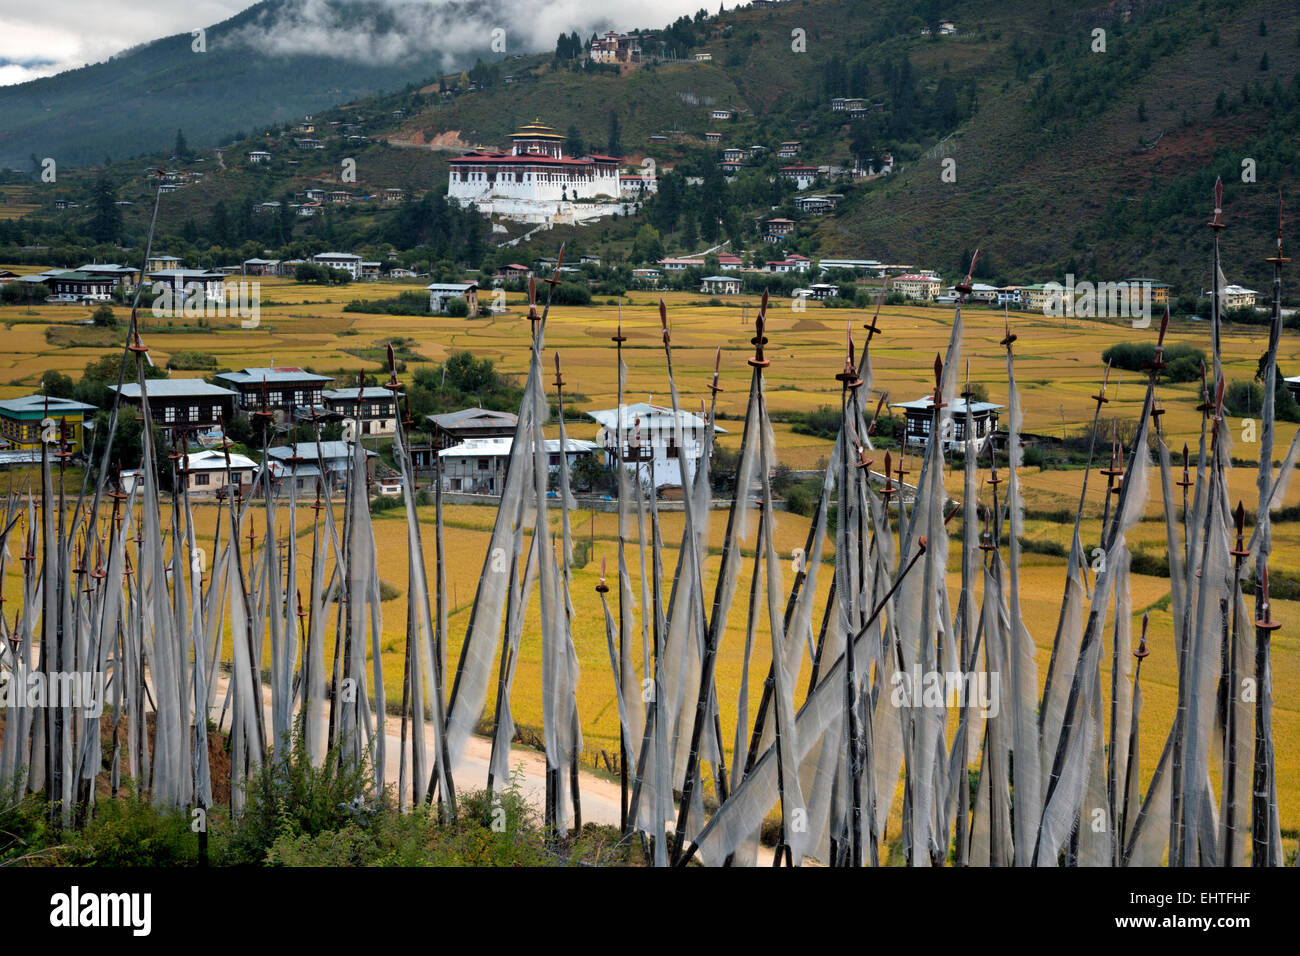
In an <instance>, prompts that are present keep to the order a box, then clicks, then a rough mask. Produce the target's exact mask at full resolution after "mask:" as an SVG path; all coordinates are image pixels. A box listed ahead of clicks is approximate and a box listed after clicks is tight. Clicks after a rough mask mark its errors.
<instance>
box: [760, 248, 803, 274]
mask: <svg viewBox="0 0 1300 956" xmlns="http://www.w3.org/2000/svg"><path fill="white" fill-rule="evenodd" d="M811 268H812V260H811V259H809V258H808V257H807V256H801V255H799V254H798V253H796V252H792V253H790V255H788V256H786V257H785V258H784V259H769V260H768V262H767V271H768V272H807V271H808V270H809V269H811Z"/></svg>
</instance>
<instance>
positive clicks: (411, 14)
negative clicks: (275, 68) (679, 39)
mask: <svg viewBox="0 0 1300 956" xmlns="http://www.w3.org/2000/svg"><path fill="white" fill-rule="evenodd" d="M699 6H700V0H661V2H658V3H656V4H655V5H654V6H653V8H651V7H648V6H647V4H645V3H644V2H642V0H608V2H605V3H602V4H599V5H596V4H592V3H591V2H590V0H473V2H457V0H365V2H356V0H287V2H286V3H284V4H282V5H280V6H277V7H275V8H273V9H268V10H265V11H263V12H262V13H261V14H260V15H259V16H258V17H257V19H256V20H255V21H254V22H253V23H252V24H250V25H248V26H246V27H243V28H241V29H240V30H237V31H235V32H233V33H230V34H227V35H226V36H225V37H223V38H222V40H221V42H223V43H231V42H234V43H240V44H243V45H245V46H248V47H250V48H252V49H253V50H256V51H258V52H261V53H265V54H268V55H293V54H310V55H315V56H331V57H337V58H338V59H342V60H350V61H354V62H358V63H374V64H380V63H382V64H395V63H401V62H403V61H405V60H413V59H416V58H427V57H429V56H431V55H439V54H440V55H441V60H442V64H443V67H444V68H445V69H452V68H454V67H456V66H457V65H459V64H460V63H461V62H462V59H463V57H464V55H465V54H466V53H467V52H476V51H487V50H489V49H491V46H492V40H493V33H492V31H493V30H494V29H502V30H504V31H505V52H506V53H510V54H515V53H520V54H522V53H536V52H538V51H542V50H548V49H551V48H552V47H553V46H554V44H555V39H556V37H558V36H559V35H560V34H561V33H570V32H572V31H575V30H576V31H577V32H578V34H579V36H583V37H588V36H590V35H591V34H592V33H594V32H598V31H601V30H606V29H624V30H626V29H634V28H636V27H641V28H643V29H645V28H651V29H652V28H654V27H658V26H663V25H665V24H666V23H668V22H671V21H672V20H675V19H676V18H677V17H679V16H681V15H683V14H694V12H695V11H696V10H697V9H699Z"/></svg>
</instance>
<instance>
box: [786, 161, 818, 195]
mask: <svg viewBox="0 0 1300 956" xmlns="http://www.w3.org/2000/svg"><path fill="white" fill-rule="evenodd" d="M780 173H781V178H782V179H784V180H785V181H786V182H788V183H793V184H794V188H795V189H807V188H808V187H809V186H811V185H812V184H813V183H815V182H816V181H817V177H818V176H819V175H820V171H819V170H818V168H817V167H816V166H809V165H807V164H805V163H792V164H790V165H789V166H782V167H781V169H780Z"/></svg>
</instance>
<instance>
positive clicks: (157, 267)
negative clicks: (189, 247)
mask: <svg viewBox="0 0 1300 956" xmlns="http://www.w3.org/2000/svg"><path fill="white" fill-rule="evenodd" d="M180 267H181V260H180V259H178V258H176V257H175V256H151V257H150V258H149V261H148V262H146V263H145V271H146V272H162V271H164V270H166V269H179V268H180Z"/></svg>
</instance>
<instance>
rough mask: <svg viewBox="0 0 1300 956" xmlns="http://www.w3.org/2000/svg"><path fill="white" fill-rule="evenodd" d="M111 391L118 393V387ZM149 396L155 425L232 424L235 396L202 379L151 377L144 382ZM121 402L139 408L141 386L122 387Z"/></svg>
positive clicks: (202, 426) (170, 426) (168, 426)
mask: <svg viewBox="0 0 1300 956" xmlns="http://www.w3.org/2000/svg"><path fill="white" fill-rule="evenodd" d="M109 389H110V390H112V391H116V390H117V386H116V385H110V386H109ZM145 389H146V391H147V393H148V395H149V415H150V417H151V418H152V419H153V423H154V424H155V425H161V426H163V427H166V428H211V427H212V426H213V425H215V424H217V422H218V421H220V420H225V421H229V420H230V417H231V415H232V413H233V405H234V401H235V393H234V392H232V391H231V390H230V389H228V388H222V387H221V386H220V385H211V384H209V383H207V382H205V381H203V379H201V378H151V379H149V380H147V381H146V382H145ZM122 402H123V404H126V405H130V406H132V407H133V408H136V409H139V408H140V383H139V382H125V383H123V385H122Z"/></svg>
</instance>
